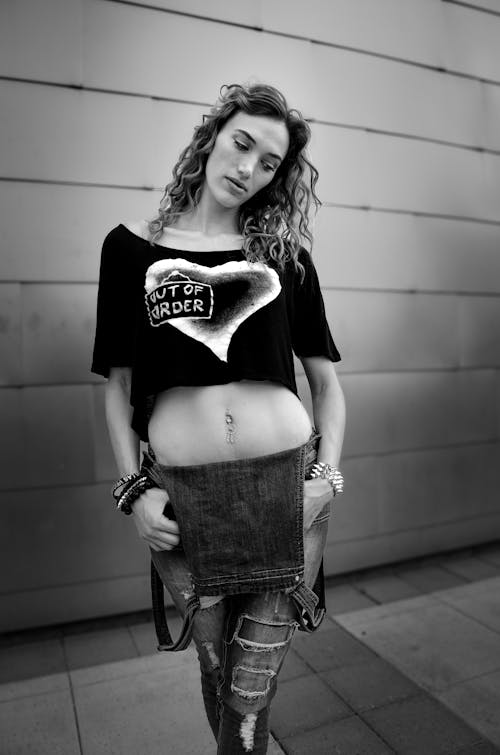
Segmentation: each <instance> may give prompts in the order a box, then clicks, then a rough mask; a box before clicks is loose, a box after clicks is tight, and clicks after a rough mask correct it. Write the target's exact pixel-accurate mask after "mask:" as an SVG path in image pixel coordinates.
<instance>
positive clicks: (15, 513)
mask: <svg viewBox="0 0 500 755" xmlns="http://www.w3.org/2000/svg"><path fill="white" fill-rule="evenodd" d="M42 510H43V516H41V512H42ZM0 518H1V527H0V533H1V534H0V538H1V543H2V548H1V553H2V559H5V562H4V563H5V564H8V565H9V568H8V569H7V568H5V569H2V570H1V575H0V591H1V592H3V591H7V590H9V591H14V590H23V589H33V588H47V587H58V586H62V585H70V584H73V583H75V582H76V583H77V582H82V581H88V580H99V579H109V578H118V577H123V576H133V575H137V574H144V573H145V572H146V571H147V568H148V556H149V551H148V549H147V547H146V546H145V544H144V543H143V542H142V541H141V540H140V538H139V536H138V534H137V531H136V528H135V526H134V523H133V522H132V521H131V519H128V518H127V517H124V516H117V513H116V511H115V509H114V503H113V500H112V499H111V497H110V493H109V485H106V484H102V485H84V486H78V485H77V486H75V485H71V486H69V487H62V486H58V487H54V488H44V489H42V490H23V491H18V492H15V493H13V492H12V491H10V492H9V493H5V494H2V496H1V500H0ZM26 522H30V526H29V527H27V526H26ZM20 532H22V533H23V542H22V547H19V546H20V543H19V533H20ZM27 554H29V558H27V557H26V556H27ZM34 564H36V569H33V565H34Z"/></svg>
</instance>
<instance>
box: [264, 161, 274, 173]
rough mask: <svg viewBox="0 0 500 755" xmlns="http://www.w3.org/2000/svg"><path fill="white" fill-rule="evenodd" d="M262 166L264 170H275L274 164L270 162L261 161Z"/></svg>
mask: <svg viewBox="0 0 500 755" xmlns="http://www.w3.org/2000/svg"><path fill="white" fill-rule="evenodd" d="M262 167H263V168H264V170H265V171H270V170H272V171H275V170H276V166H275V165H271V164H270V163H262Z"/></svg>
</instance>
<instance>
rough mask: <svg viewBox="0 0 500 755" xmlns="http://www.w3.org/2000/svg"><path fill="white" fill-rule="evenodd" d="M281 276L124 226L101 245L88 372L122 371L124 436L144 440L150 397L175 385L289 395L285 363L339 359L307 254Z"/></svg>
mask: <svg viewBox="0 0 500 755" xmlns="http://www.w3.org/2000/svg"><path fill="white" fill-rule="evenodd" d="M299 260H300V262H301V263H302V265H303V266H304V268H305V277H304V281H303V282H302V283H301V281H300V275H299V273H298V272H296V270H295V267H294V265H293V263H291V262H290V263H288V264H287V265H286V267H285V269H284V271H280V270H278V269H277V268H274V267H272V266H270V265H268V264H264V263H260V262H258V263H249V262H247V261H246V259H245V256H244V254H243V252H242V251H241V249H235V250H234V251H212V252H205V251H203V252H200V251H181V250H179V249H175V248H172V247H166V246H162V245H158V244H156V245H154V246H151V244H150V243H149V242H148V241H146V240H145V239H143V238H141V237H140V236H137V235H135V234H134V233H133V232H132V231H130V230H129V229H128V228H126V227H125V226H124V225H119V226H117V227H116V228H114V229H113V230H112V231H111V232H110V233H109V234H108V235H107V237H106V239H105V240H104V244H103V247H102V255H101V267H100V274H99V290H98V297H97V322H96V333H95V343H94V354H93V360H92V368H91V369H92V372H95V373H97V374H99V375H103V376H104V377H108V376H109V371H110V368H111V367H131V368H132V387H131V396H130V403H131V404H132V406H133V407H134V412H133V416H132V423H131V425H132V428H133V429H134V430H135V431H136V432H137V433H138V435H139V436H140V438H141V439H142V440H146V441H147V425H148V421H149V416H150V414H151V409H152V405H153V403H154V398H155V396H156V395H157V394H158V393H160V392H161V391H164V390H166V389H168V388H172V387H174V386H179V385H189V386H194V385H218V384H219V385H220V384H224V383H230V382H233V381H236V380H269V381H274V382H279V383H282V384H283V385H285V386H286V387H287V388H289V389H290V390H291V391H293V392H294V393H295V394H297V386H296V382H295V372H294V364H293V354H292V351H293V352H295V354H296V355H297V356H301V357H307V356H319V355H324V356H326V357H328V358H329V359H331V360H332V361H333V362H337V361H338V360H339V359H340V355H339V352H338V351H337V349H336V347H335V344H334V342H333V339H332V336H331V334H330V329H329V327H328V322H327V320H326V316H325V308H324V304H323V297H322V295H321V290H320V287H319V282H318V277H317V274H316V270H315V268H314V265H313V263H312V260H311V257H310V255H309V253H308V252H307V251H306V250H305V249H302V250H301V252H300V256H299Z"/></svg>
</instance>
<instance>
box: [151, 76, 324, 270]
mask: <svg viewBox="0 0 500 755" xmlns="http://www.w3.org/2000/svg"><path fill="white" fill-rule="evenodd" d="M238 111H243V112H245V113H248V114H249V115H261V116H268V117H270V118H274V119H276V120H278V121H281V122H283V123H284V124H285V126H286V128H287V130H288V135H289V146H288V150H287V153H286V155H285V158H284V160H283V161H282V163H281V164H280V166H279V167H278V169H277V171H276V173H275V175H274V176H273V179H272V181H271V182H270V183H269V184H268V185H267V186H265V187H264V188H262V189H261V190H260V191H258V192H257V194H255V195H254V196H253V197H251V198H250V199H249V200H248V201H247V202H245V203H244V204H243V205H242V206H241V207H240V212H239V230H240V233H241V234H242V236H243V253H244V255H245V257H246V259H247V260H248V261H250V262H254V261H258V260H261V261H271V260H272V261H274V262H275V263H276V264H277V265H278V266H279V267H280V268H283V267H284V265H285V263H286V262H287V261H288V260H293V263H294V264H295V266H296V268H297V269H299V270H300V272H301V274H302V273H303V267H302V265H301V264H300V263H299V262H298V255H299V252H300V248H301V245H302V243H304V242H305V243H307V244H308V245H309V247H312V233H311V231H310V228H309V222H310V212H311V207H312V205H314V209H315V210H317V209H318V208H319V206H320V205H321V202H320V200H319V198H318V196H317V195H316V192H315V187H316V182H317V180H318V171H317V170H316V168H315V167H314V166H313V165H312V164H311V162H310V161H309V160H308V158H307V156H306V147H307V145H308V143H309V140H310V138H311V129H310V128H309V125H308V124H307V122H306V121H305V120H304V118H303V117H302V115H301V114H300V112H299V111H298V110H294V109H289V108H288V105H287V102H286V99H285V97H284V96H283V94H282V93H281V92H280V91H279V90H278V89H276V88H275V87H273V86H270V85H268V84H252V85H248V86H242V85H240V84H226V85H224V86H222V87H221V90H220V97H219V99H218V100H217V102H216V103H215V105H214V106H213V107H212V109H211V110H210V112H209V113H208V115H207V114H205V115H204V116H203V121H202V123H201V124H200V125H199V126H197V127H196V128H195V130H194V136H193V139H192V140H191V143H190V144H188V146H187V147H186V148H185V149H184V150H183V151H182V152H181V154H180V157H179V159H178V161H177V163H176V165H175V166H174V169H173V171H172V174H173V179H172V181H171V182H170V183H169V184H167V186H166V188H165V193H164V194H163V197H162V199H161V202H160V206H159V209H158V215H157V217H155V218H154V219H153V220H151V221H150V222H149V232H150V242H151V244H153V243H154V242H155V241H157V240H158V239H159V238H160V236H161V234H162V232H163V229H164V228H165V227H166V226H169V225H172V223H173V221H174V220H175V218H177V217H179V216H180V215H184V214H185V213H188V212H190V211H191V210H193V209H194V207H195V206H196V205H197V204H198V203H199V201H200V198H201V193H202V189H203V184H204V180H205V166H206V163H207V160H208V156H209V155H210V153H211V151H212V149H213V147H214V144H215V140H216V138H217V135H218V134H219V132H220V131H221V129H222V128H223V126H224V125H225V124H226V123H227V121H228V120H229V119H230V118H231V117H232V116H233V115H235V114H236V113H237V112H238Z"/></svg>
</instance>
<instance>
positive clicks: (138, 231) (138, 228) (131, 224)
mask: <svg viewBox="0 0 500 755" xmlns="http://www.w3.org/2000/svg"><path fill="white" fill-rule="evenodd" d="M123 225H124V226H125V228H128V230H129V231H131V233H134V234H135V235H136V236H140V238H141V239H147V238H148V235H149V228H148V221H147V220H130V221H125V222H124V223H123Z"/></svg>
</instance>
